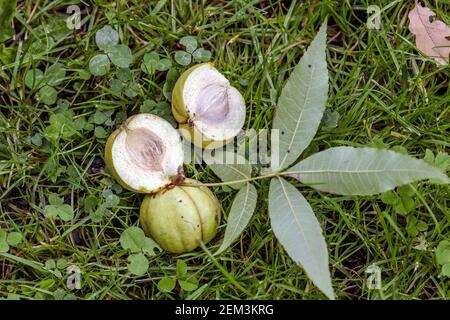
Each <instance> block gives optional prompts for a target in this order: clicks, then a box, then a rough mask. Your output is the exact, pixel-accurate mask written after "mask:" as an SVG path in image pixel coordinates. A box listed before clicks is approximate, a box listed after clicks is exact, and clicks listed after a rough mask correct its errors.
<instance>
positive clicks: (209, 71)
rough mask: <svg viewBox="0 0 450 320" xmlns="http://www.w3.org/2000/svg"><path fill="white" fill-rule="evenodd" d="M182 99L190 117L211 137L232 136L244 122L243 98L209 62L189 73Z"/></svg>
mask: <svg viewBox="0 0 450 320" xmlns="http://www.w3.org/2000/svg"><path fill="white" fill-rule="evenodd" d="M183 100H184V103H185V106H186V112H187V113H188V117H189V119H190V120H191V121H192V123H193V124H194V126H195V127H196V128H197V130H198V131H200V132H201V133H202V135H203V136H205V137H206V138H208V139H211V140H227V139H230V138H233V137H234V136H236V135H237V134H238V133H239V131H240V130H241V128H242V126H243V125H244V121H245V102H244V98H243V97H242V95H241V93H240V92H239V91H238V90H236V88H234V87H232V86H231V85H230V83H229V82H228V80H227V79H226V78H225V77H224V76H223V75H222V74H220V72H218V71H217V70H216V69H215V68H214V67H213V66H212V65H210V64H205V65H203V66H201V67H199V68H197V69H195V70H194V71H192V73H191V74H190V75H189V76H188V78H187V79H186V81H185V84H184V91H183Z"/></svg>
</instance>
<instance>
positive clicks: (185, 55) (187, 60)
mask: <svg viewBox="0 0 450 320" xmlns="http://www.w3.org/2000/svg"><path fill="white" fill-rule="evenodd" d="M180 44H181V45H182V46H184V47H185V51H183V50H179V51H176V52H175V57H174V58H175V61H176V62H177V63H178V64H180V65H182V66H188V65H190V64H191V62H192V60H195V61H197V62H206V61H209V60H210V59H211V52H210V51H208V50H205V49H203V48H198V42H197V39H196V38H195V37H193V36H186V37H183V38H181V39H180Z"/></svg>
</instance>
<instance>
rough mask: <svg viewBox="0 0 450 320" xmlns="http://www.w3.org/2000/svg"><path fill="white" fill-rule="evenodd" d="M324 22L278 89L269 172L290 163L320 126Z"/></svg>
mask: <svg viewBox="0 0 450 320" xmlns="http://www.w3.org/2000/svg"><path fill="white" fill-rule="evenodd" d="M326 30H327V22H326V21H325V22H324V23H323V24H322V26H321V27H320V30H319V33H318V34H317V35H316V37H315V38H314V40H313V42H312V43H311V45H310V46H309V48H308V50H306V52H305V54H304V55H303V57H302V59H301V60H300V62H299V63H298V64H297V66H296V67H295V68H294V71H292V73H291V75H290V77H289V80H288V81H287V83H286V85H285V86H284V88H283V90H282V91H281V95H280V98H279V100H278V105H277V108H276V111H275V116H274V119H273V126H272V129H274V130H278V133H279V144H278V149H279V150H278V151H276V150H275V149H274V145H272V157H274V154H275V155H278V157H279V161H273V162H272V165H271V169H272V171H275V172H276V171H280V170H282V169H284V168H287V167H288V166H289V165H291V164H292V163H293V162H294V161H295V160H296V159H297V158H298V157H299V156H300V154H301V153H302V152H303V150H305V148H306V147H307V146H308V145H309V144H310V142H311V140H312V139H313V138H314V135H315V134H316V131H317V128H318V127H319V125H320V121H321V119H322V116H323V113H324V111H325V105H326V102H327V97H328V70H327V62H326V55H325V49H326Z"/></svg>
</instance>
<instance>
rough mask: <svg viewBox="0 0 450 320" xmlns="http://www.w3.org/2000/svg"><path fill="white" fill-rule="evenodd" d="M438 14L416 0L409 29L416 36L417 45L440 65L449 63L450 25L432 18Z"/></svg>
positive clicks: (410, 13)
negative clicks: (449, 38)
mask: <svg viewBox="0 0 450 320" xmlns="http://www.w3.org/2000/svg"><path fill="white" fill-rule="evenodd" d="M434 16H436V14H435V13H434V12H433V11H431V10H430V9H428V8H427V7H422V6H421V4H420V3H419V1H417V0H416V5H415V7H414V8H413V9H412V10H411V11H410V12H409V14H408V18H409V31H411V32H412V33H413V34H415V36H416V46H417V48H419V49H420V50H421V51H422V52H423V53H425V54H426V55H427V56H429V57H431V58H433V59H434V60H436V62H437V64H439V65H446V64H448V63H449V54H450V40H448V39H447V37H450V27H449V26H447V25H446V24H445V23H444V22H442V21H440V20H434V21H432V20H430V18H431V17H434Z"/></svg>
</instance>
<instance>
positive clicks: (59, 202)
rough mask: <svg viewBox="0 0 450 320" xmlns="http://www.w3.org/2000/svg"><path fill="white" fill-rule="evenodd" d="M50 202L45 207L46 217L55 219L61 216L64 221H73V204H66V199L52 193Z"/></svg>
mask: <svg viewBox="0 0 450 320" xmlns="http://www.w3.org/2000/svg"><path fill="white" fill-rule="evenodd" d="M48 202H49V203H50V204H49V205H46V206H45V208H44V216H45V217H46V218H50V219H55V218H57V217H59V218H60V219H61V220H63V221H71V220H72V219H73V217H74V212H73V208H72V206H71V205H68V204H65V203H64V199H62V198H60V197H58V196H57V195H55V194H50V195H49V197H48Z"/></svg>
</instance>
